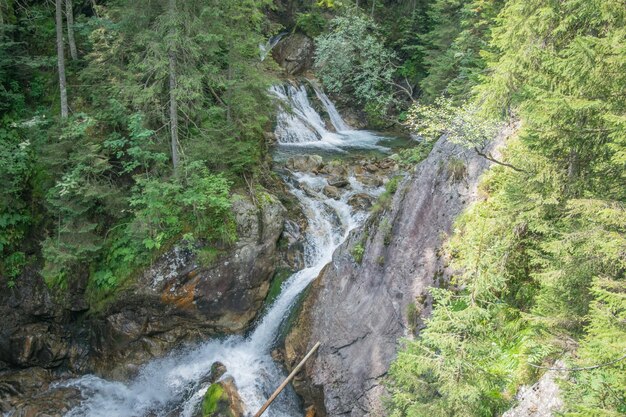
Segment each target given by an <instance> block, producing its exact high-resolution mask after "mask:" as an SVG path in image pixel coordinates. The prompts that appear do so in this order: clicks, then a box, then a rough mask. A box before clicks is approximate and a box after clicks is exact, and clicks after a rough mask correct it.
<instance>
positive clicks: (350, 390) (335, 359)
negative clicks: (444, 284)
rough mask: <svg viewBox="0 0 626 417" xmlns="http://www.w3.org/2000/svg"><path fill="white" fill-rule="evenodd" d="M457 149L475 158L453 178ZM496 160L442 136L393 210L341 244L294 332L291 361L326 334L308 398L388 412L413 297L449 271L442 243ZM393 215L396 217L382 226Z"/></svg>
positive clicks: (305, 389) (352, 410)
mask: <svg viewBox="0 0 626 417" xmlns="http://www.w3.org/2000/svg"><path fill="white" fill-rule="evenodd" d="M506 133H510V132H504V133H503V134H502V135H501V138H500V139H499V140H498V141H496V143H501V142H502V141H503V139H504V137H505V136H506ZM459 155H460V156H459ZM452 156H456V157H459V158H462V159H463V160H464V162H465V165H466V168H467V175H466V176H465V178H464V180H463V181H450V180H448V179H447V177H446V175H445V173H443V172H442V171H441V166H442V162H443V161H446V160H447V159H448V158H450V157H452ZM487 167H488V161H486V160H485V159H484V158H481V157H479V156H477V155H476V154H475V153H474V152H472V151H469V150H463V149H461V148H459V147H458V146H457V145H454V144H452V143H450V142H448V141H447V140H446V139H445V138H442V139H440V140H439V141H438V142H437V144H436V145H435V147H434V149H433V151H432V152H431V154H430V155H429V156H428V158H426V160H424V161H423V162H422V163H421V164H420V165H418V167H417V168H416V170H415V172H414V173H413V175H412V176H411V177H410V178H408V179H407V180H405V181H404V182H403V183H402V184H401V185H400V186H399V187H398V191H397V192H396V194H395V195H394V197H393V201H392V203H391V207H390V208H389V210H387V213H388V214H387V215H386V217H385V219H378V221H374V220H372V221H369V222H367V223H366V225H365V226H364V227H363V228H361V229H360V230H357V231H354V232H352V233H351V235H350V236H349V237H348V239H347V241H346V242H344V244H343V245H342V246H340V247H339V248H338V249H337V251H336V252H335V253H334V255H333V262H332V264H329V265H328V266H327V267H325V268H324V270H323V271H322V272H321V274H320V276H319V277H318V278H317V279H316V280H315V281H314V282H313V284H312V287H311V289H310V291H309V295H308V297H307V298H306V299H305V301H304V303H303V306H302V308H301V310H300V314H299V315H298V317H297V318H296V319H295V324H294V326H293V327H292V329H291V331H290V333H289V334H288V335H287V337H286V340H285V356H286V361H287V365H288V366H294V364H295V363H297V358H299V357H302V356H303V355H304V354H305V353H306V351H307V350H308V349H309V348H311V347H312V346H313V344H314V343H315V342H317V341H321V342H322V345H321V347H320V349H319V352H318V354H317V357H316V358H315V359H314V360H311V361H309V362H308V363H307V365H306V367H305V369H306V373H305V376H304V377H300V379H299V380H297V381H296V383H295V384H294V385H295V387H296V389H297V390H298V392H299V393H300V394H301V395H303V397H304V399H305V405H309V404H312V405H314V406H315V407H316V409H317V410H318V412H319V413H320V414H321V415H324V411H325V413H326V414H327V415H329V416H351V417H360V416H374V415H384V414H385V413H384V410H383V409H382V405H381V396H382V395H383V393H384V388H383V387H382V385H381V380H382V378H383V377H384V376H385V375H386V373H387V369H388V367H389V364H390V363H391V361H392V360H393V358H394V357H395V353H396V349H397V340H398V339H399V338H400V337H402V336H403V335H405V334H406V333H407V329H408V328H410V325H409V323H407V317H406V316H407V314H406V311H407V305H408V304H409V303H410V302H414V301H415V300H416V298H417V297H419V296H423V294H425V293H426V291H427V288H428V287H429V286H431V285H433V277H435V276H436V275H440V274H441V273H443V272H444V271H445V265H444V262H443V261H442V260H441V259H439V257H438V255H437V253H438V249H439V248H440V247H441V245H442V243H443V239H444V236H445V234H448V233H450V232H451V229H452V225H453V222H454V220H455V218H456V217H457V215H458V214H459V213H461V211H462V210H463V209H464V208H465V207H466V206H467V204H468V203H469V202H471V201H472V200H474V199H476V198H477V191H476V188H477V184H478V178H479V176H480V174H481V173H482V172H483V171H484V170H485V169H486V168H487ZM383 220H384V224H385V225H386V226H385V227H380V225H381V224H383ZM357 244H361V245H363V246H364V248H365V252H364V254H363V258H362V261H361V263H357V262H355V261H354V257H353V256H352V254H351V251H352V248H353V247H355V246H356V245H357ZM380 259H384V260H385V262H384V263H382V264H381V262H380ZM423 311H424V313H428V312H429V309H428V308H424V309H423Z"/></svg>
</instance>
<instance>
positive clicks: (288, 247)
mask: <svg viewBox="0 0 626 417" xmlns="http://www.w3.org/2000/svg"><path fill="white" fill-rule="evenodd" d="M278 248H279V252H280V257H281V259H282V263H283V267H285V268H288V269H291V270H293V271H298V270H300V269H302V268H304V236H303V234H302V230H301V228H300V226H299V225H298V223H296V222H294V221H292V220H286V221H285V226H284V228H283V232H282V234H281V235H280V240H279V241H278Z"/></svg>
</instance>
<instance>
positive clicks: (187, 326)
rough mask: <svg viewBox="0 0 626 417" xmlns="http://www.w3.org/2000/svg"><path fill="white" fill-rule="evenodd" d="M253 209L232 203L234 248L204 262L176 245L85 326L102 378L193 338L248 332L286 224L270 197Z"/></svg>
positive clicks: (245, 202)
mask: <svg viewBox="0 0 626 417" xmlns="http://www.w3.org/2000/svg"><path fill="white" fill-rule="evenodd" d="M259 206H260V207H257V206H255V205H254V204H253V203H252V202H251V201H249V200H247V199H243V198H242V199H239V200H237V201H235V203H234V204H233V211H234V213H235V219H236V222H237V235H238V240H237V242H236V243H235V244H234V246H233V247H229V248H225V249H224V250H222V251H220V252H218V253H217V254H214V255H213V256H212V258H211V259H209V260H204V261H203V262H201V261H200V260H199V259H198V258H199V256H198V255H197V254H196V253H194V251H191V250H189V249H188V248H184V247H181V246H178V247H174V248H173V249H171V250H170V251H168V252H167V253H165V254H164V255H163V256H161V258H159V259H158V260H157V261H156V262H155V263H154V265H153V266H152V267H151V268H150V269H148V270H147V271H146V272H145V273H144V274H143V276H142V277H141V278H140V279H139V280H138V281H137V282H136V284H135V285H134V286H133V288H131V289H130V290H128V292H127V296H123V295H122V296H120V297H117V298H118V301H117V303H115V304H113V305H111V306H110V307H109V309H108V311H107V313H106V314H105V320H98V321H97V322H96V323H94V324H93V325H92V326H91V327H92V328H93V329H95V331H94V333H93V338H92V345H93V346H96V348H97V350H98V353H99V355H97V356H96V358H95V360H96V362H97V365H98V368H99V369H100V371H101V372H106V371H107V370H106V368H107V367H108V366H107V364H110V363H140V362H143V361H144V360H145V359H149V358H150V357H153V356H160V355H162V354H163V353H165V351H166V350H167V349H169V348H170V347H171V346H172V345H174V344H176V343H178V342H180V341H183V340H190V339H191V340H193V338H194V335H197V336H200V335H207V334H215V333H233V332H240V331H243V330H245V329H246V328H247V326H248V325H249V324H250V323H251V321H252V320H253V319H254V317H255V316H256V314H257V312H258V311H259V310H260V308H261V307H262V304H263V301H264V299H265V296H266V295H267V292H268V290H269V285H270V281H271V278H272V276H273V274H274V271H275V267H276V264H277V257H278V250H277V242H278V239H279V237H280V235H281V233H282V231H283V224H284V220H285V219H284V216H285V209H284V208H283V206H282V205H281V203H280V202H279V201H278V200H276V199H275V198H273V197H271V198H268V199H267V201H264V203H263V204H260V205H259ZM199 252H200V253H202V249H200V250H199ZM119 371H120V370H116V372H115V376H118V374H117V372H119ZM128 371H131V372H132V369H128ZM125 373H126V372H125V371H122V374H121V375H119V376H124V374H125Z"/></svg>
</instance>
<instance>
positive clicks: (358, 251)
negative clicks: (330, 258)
mask: <svg viewBox="0 0 626 417" xmlns="http://www.w3.org/2000/svg"><path fill="white" fill-rule="evenodd" d="M350 253H351V254H352V257H353V258H354V260H355V261H356V263H359V264H360V263H361V262H362V261H363V254H364V253H365V247H364V246H363V243H357V244H356V245H354V247H353V248H352V250H351V251H350Z"/></svg>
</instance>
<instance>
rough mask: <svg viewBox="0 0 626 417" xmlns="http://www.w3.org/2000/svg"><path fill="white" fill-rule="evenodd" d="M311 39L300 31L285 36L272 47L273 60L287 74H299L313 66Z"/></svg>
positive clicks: (313, 45) (313, 48) (312, 44)
mask: <svg viewBox="0 0 626 417" xmlns="http://www.w3.org/2000/svg"><path fill="white" fill-rule="evenodd" d="M314 50H315V44H314V43H313V40H312V39H311V38H309V37H308V36H306V35H303V34H302V33H294V34H292V35H289V36H285V37H284V38H282V39H281V40H280V42H278V44H277V45H276V46H275V47H274V49H272V56H273V57H274V60H275V61H276V62H277V63H278V65H280V66H281V67H283V68H284V69H285V71H286V72H287V74H290V75H299V74H302V73H303V72H305V71H307V70H308V69H310V68H311V67H312V66H313V52H314Z"/></svg>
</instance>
